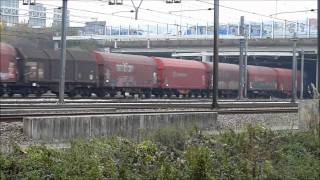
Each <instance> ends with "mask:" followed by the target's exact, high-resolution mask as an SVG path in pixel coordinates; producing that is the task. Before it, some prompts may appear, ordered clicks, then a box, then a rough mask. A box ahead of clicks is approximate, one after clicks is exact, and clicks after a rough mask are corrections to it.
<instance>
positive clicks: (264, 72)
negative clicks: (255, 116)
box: [247, 65, 278, 91]
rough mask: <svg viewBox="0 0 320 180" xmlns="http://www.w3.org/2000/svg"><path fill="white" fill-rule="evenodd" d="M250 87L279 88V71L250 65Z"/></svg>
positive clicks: (253, 88) (262, 88)
mask: <svg viewBox="0 0 320 180" xmlns="http://www.w3.org/2000/svg"><path fill="white" fill-rule="evenodd" d="M247 68H248V85H249V86H248V89H250V90H263V91H267V90H277V81H278V79H277V72H276V71H275V70H274V69H273V68H269V67H262V66H251V65H248V66H247Z"/></svg>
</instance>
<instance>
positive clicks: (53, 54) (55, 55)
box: [44, 49, 73, 61]
mask: <svg viewBox="0 0 320 180" xmlns="http://www.w3.org/2000/svg"><path fill="white" fill-rule="evenodd" d="M44 51H45V52H46V53H47V54H48V56H49V58H50V59H52V60H60V59H61V51H60V50H51V49H47V50H44ZM66 59H67V61H70V60H73V58H72V56H70V54H69V53H66Z"/></svg>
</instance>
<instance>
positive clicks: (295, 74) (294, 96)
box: [291, 33, 297, 103]
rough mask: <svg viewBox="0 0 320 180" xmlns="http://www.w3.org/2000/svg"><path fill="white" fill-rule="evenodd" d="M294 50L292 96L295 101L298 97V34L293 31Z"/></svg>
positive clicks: (292, 100) (293, 101)
mask: <svg viewBox="0 0 320 180" xmlns="http://www.w3.org/2000/svg"><path fill="white" fill-rule="evenodd" d="M292 41H293V51H292V53H293V54H292V89H291V90H292V97H291V102H292V103H295V102H296V99H297V86H296V85H297V79H296V78H297V56H296V54H297V36H296V33H293V39H292Z"/></svg>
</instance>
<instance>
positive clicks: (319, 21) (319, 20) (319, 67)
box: [316, 0, 320, 108]
mask: <svg viewBox="0 0 320 180" xmlns="http://www.w3.org/2000/svg"><path fill="white" fill-rule="evenodd" d="M319 1H320V0H317V6H318V11H317V16H318V17H317V26H318V36H317V40H318V48H317V54H318V59H317V63H316V81H317V82H316V86H317V90H318V92H319V93H320V77H319V76H320V74H319V70H320V63H319V61H320V55H319V53H320V37H319V36H320V12H319V10H320V2H319ZM319 108H320V105H319Z"/></svg>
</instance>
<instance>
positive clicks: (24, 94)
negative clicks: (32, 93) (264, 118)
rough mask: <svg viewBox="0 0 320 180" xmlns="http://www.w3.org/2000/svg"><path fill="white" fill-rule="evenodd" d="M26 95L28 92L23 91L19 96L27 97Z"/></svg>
mask: <svg viewBox="0 0 320 180" xmlns="http://www.w3.org/2000/svg"><path fill="white" fill-rule="evenodd" d="M28 95H29V92H28V91H23V92H22V93H21V96H22V97H28Z"/></svg>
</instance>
